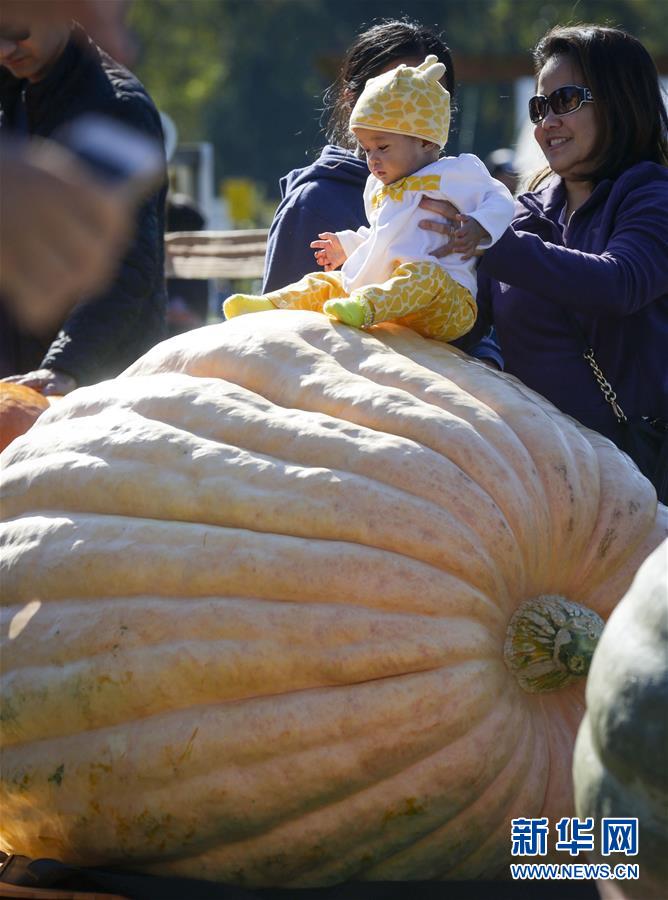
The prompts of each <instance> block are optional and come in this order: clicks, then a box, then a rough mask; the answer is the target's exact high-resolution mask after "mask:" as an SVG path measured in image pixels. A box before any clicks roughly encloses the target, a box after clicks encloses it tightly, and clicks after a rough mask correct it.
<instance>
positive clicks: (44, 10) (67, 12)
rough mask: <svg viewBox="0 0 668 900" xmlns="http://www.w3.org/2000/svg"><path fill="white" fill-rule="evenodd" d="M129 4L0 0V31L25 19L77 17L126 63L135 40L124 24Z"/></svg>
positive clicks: (49, 21) (124, 0)
mask: <svg viewBox="0 0 668 900" xmlns="http://www.w3.org/2000/svg"><path fill="white" fill-rule="evenodd" d="M131 4H132V0H1V2H0V32H1V30H2V29H3V28H8V27H15V26H16V25H19V26H22V25H23V24H24V23H25V22H26V21H27V20H28V19H30V21H31V22H34V23H36V24H37V23H38V24H41V25H54V24H58V23H62V22H68V21H70V20H71V19H76V21H77V22H78V23H79V24H80V25H81V26H82V27H83V29H84V30H85V31H86V32H87V34H88V35H90V37H91V38H92V39H93V40H94V41H95V42H96V43H97V44H99V45H100V46H101V47H103V48H104V49H105V50H106V51H107V53H110V54H111V55H112V56H113V57H114V59H116V60H118V62H121V63H123V64H125V65H129V64H130V63H131V62H132V58H133V56H134V42H133V40H132V37H131V35H130V33H129V31H128V29H127V28H126V26H125V17H126V14H127V12H128V9H129V7H130V6H131ZM1 41H2V38H1V37H0V43H1Z"/></svg>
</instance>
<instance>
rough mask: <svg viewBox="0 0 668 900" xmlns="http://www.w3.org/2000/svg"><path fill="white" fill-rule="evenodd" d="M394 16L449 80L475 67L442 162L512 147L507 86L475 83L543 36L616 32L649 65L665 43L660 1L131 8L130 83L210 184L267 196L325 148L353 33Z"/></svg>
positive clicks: (398, 0)
mask: <svg viewBox="0 0 668 900" xmlns="http://www.w3.org/2000/svg"><path fill="white" fill-rule="evenodd" d="M405 14H408V15H409V17H410V18H413V19H417V20H420V21H421V22H423V23H424V24H426V25H430V26H434V27H436V29H437V30H442V31H443V32H444V33H445V35H446V36H447V41H448V43H449V45H450V46H451V47H452V48H453V51H454V57H455V70H456V69H457V59H458V58H459V59H460V60H463V59H464V58H465V57H469V58H471V57H474V58H480V59H481V60H485V62H481V63H480V72H479V73H476V75H477V76H478V77H477V78H476V84H475V86H472V85H471V84H470V83H469V84H467V83H462V82H461V81H460V84H459V106H460V107H461V108H462V109H463V111H464V113H466V112H467V110H468V113H469V115H470V113H471V112H475V111H477V117H476V127H475V131H474V132H473V133H472V134H465V133H464V134H463V133H462V126H463V130H464V131H465V130H466V127H467V125H466V120H465V119H464V120H462V118H461V116H460V120H459V122H455V126H454V128H453V130H452V139H451V141H450V142H449V145H448V148H449V151H450V152H452V153H456V152H458V150H459V144H460V142H461V143H463V139H464V138H466V140H467V141H468V142H469V143H467V145H466V147H465V149H473V150H474V152H477V153H478V154H480V155H485V153H487V152H488V151H489V150H491V149H492V148H493V147H496V146H501V145H504V144H505V145H507V144H508V143H510V142H511V141H512V139H513V135H514V128H515V116H514V104H513V99H512V93H513V85H512V81H510V80H505V81H494V80H492V79H489V80H488V81H485V80H484V67H485V65H488V64H491V63H492V62H493V60H494V58H495V57H504V56H508V55H514V56H516V57H517V58H523V59H525V60H526V73H527V74H530V73H531V58H530V49H531V47H532V46H534V44H535V43H536V41H537V39H538V38H539V37H540V36H541V35H542V34H544V33H545V31H547V29H548V28H550V27H551V26H552V25H554V24H557V23H559V22H561V23H567V22H574V21H593V22H597V23H600V24H615V25H620V26H622V27H624V28H627V29H628V30H629V31H630V32H631V33H633V34H635V35H636V36H637V37H639V38H640V39H641V40H643V41H644V43H645V44H646V46H647V47H648V48H649V50H650V51H651V52H654V53H655V54H660V53H662V52H664V51H663V46H662V44H661V40H662V37H663V36H664V35H665V34H666V33H668V3H667V2H659V0H550V2H549V3H547V2H545V0H467V2H462V0H410V3H409V2H408V0H337V2H336V3H332V2H330V0H135V3H134V5H133V7H132V16H131V22H132V24H133V27H134V29H135V31H136V33H137V35H138V37H139V41H140V57H139V61H138V65H137V73H138V75H139V76H140V77H141V78H142V80H143V81H144V82H145V84H146V85H147V87H148V88H149V90H150V91H151V93H152V94H153V96H154V98H155V99H156V101H157V103H158V105H159V106H160V108H161V109H163V110H165V111H166V112H168V113H169V114H170V115H171V116H172V118H173V119H174V121H175V122H176V124H177V127H178V129H179V134H180V137H181V140H210V141H213V143H214V145H215V148H216V158H217V165H218V174H219V177H221V178H223V177H228V176H237V177H238V176H243V177H251V178H253V179H255V180H257V181H259V182H260V183H261V184H263V185H264V186H265V187H266V189H267V191H268V192H269V193H270V194H271V195H272V196H278V179H279V177H280V176H281V175H282V174H284V173H285V172H286V171H288V170H290V169H292V168H295V167H297V166H300V165H304V164H306V162H307V161H308V160H309V159H310V158H312V156H313V155H314V154H315V151H316V149H317V148H318V147H319V146H321V145H322V144H323V143H324V135H323V131H322V128H321V119H322V109H323V101H322V96H323V92H324V91H325V89H326V87H327V86H328V84H330V83H331V81H332V80H333V78H334V76H335V73H336V70H337V68H338V65H339V61H340V59H341V57H342V55H343V53H344V52H345V50H346V48H347V47H348V45H349V44H350V43H351V41H352V40H353V38H354V36H355V34H357V33H358V32H359V31H361V30H363V29H364V28H365V27H367V26H368V25H369V24H370V23H371V22H372V21H374V20H376V19H379V18H384V17H389V18H396V17H401V16H403V15H405ZM490 68H491V65H490ZM480 78H482V79H483V80H482V81H481V80H480ZM469 144H470V145H469Z"/></svg>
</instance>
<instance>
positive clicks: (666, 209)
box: [467, 162, 668, 440]
mask: <svg viewBox="0 0 668 900" xmlns="http://www.w3.org/2000/svg"><path fill="white" fill-rule="evenodd" d="M564 201H565V189H564V185H563V183H562V181H561V179H558V178H556V179H553V180H552V181H551V182H550V184H549V185H548V186H547V187H545V188H543V189H542V190H540V191H538V192H536V193H529V194H523V195H522V196H521V197H520V198H519V199H518V201H517V206H516V210H515V218H514V220H513V223H512V225H511V227H510V228H509V229H508V230H507V231H506V233H505V234H504V235H503V236H502V237H501V239H500V240H499V241H498V242H497V243H496V244H494V246H493V247H490V249H489V250H487V251H486V252H485V254H484V256H483V258H482V262H481V264H480V266H479V268H478V307H479V318H478V321H477V322H476V325H475V327H474V330H473V332H472V333H471V335H470V336H467V337H468V338H469V340H471V341H472V340H475V337H476V335H479V334H481V333H485V331H486V330H487V329H488V328H489V325H490V324H491V323H493V324H494V325H495V326H496V331H497V337H498V340H499V343H500V345H501V351H502V353H503V357H504V360H505V369H506V371H507V372H510V373H511V374H513V375H516V376H517V377H518V378H520V379H521V380H522V381H523V382H524V383H525V384H526V385H528V386H529V387H530V388H533V389H534V390H536V391H538V392H539V393H541V394H543V395H544V396H545V397H547V398H548V400H551V401H552V403H554V404H555V405H556V406H558V407H559V408H560V409H561V410H563V411H564V412H566V413H568V414H569V415H571V416H573V417H575V418H576V419H578V420H579V421H580V422H582V423H583V424H584V425H587V426H588V427H590V428H594V429H596V430H597V431H600V432H601V433H603V434H605V435H607V436H608V437H611V438H612V439H613V440H615V439H616V438H617V437H618V434H617V427H616V419H615V417H614V415H613V412H612V409H611V408H610V406H609V404H608V403H606V401H605V399H604V398H603V395H602V393H601V390H600V388H599V387H598V385H597V383H596V381H595V380H594V376H593V373H592V371H591V369H590V367H589V365H588V363H587V362H586V361H585V360H584V359H583V358H582V352H583V347H582V339H581V338H580V339H579V338H578V337H577V336H576V334H575V331H574V326H573V325H572V323H571V322H570V321H569V315H572V316H574V317H575V318H576V320H577V321H578V322H579V324H580V326H581V328H582V330H583V331H584V332H585V334H586V336H587V339H588V341H589V342H590V344H591V346H592V347H593V349H594V355H595V357H596V360H597V362H598V363H599V365H600V367H601V369H602V370H603V372H604V374H605V376H606V378H607V380H608V381H609V382H610V384H611V385H612V387H613V389H614V390H615V391H616V393H617V399H618V402H619V404H620V405H621V407H622V409H623V410H624V412H625V413H626V415H627V417H628V418H635V417H638V416H652V417H654V416H659V417H661V418H664V419H668V168H666V167H663V166H659V165H657V164H655V163H649V162H643V163H639V164H637V165H635V166H633V167H632V168H630V169H628V170H627V171H626V172H624V173H623V174H622V175H620V176H619V178H617V179H616V180H615V181H610V180H606V181H603V182H601V183H600V184H598V185H597V186H596V188H595V189H594V191H593V192H592V194H591V196H590V197H589V198H588V199H587V201H586V202H585V203H584V204H583V205H582V206H581V207H580V208H579V209H578V210H577V211H576V212H575V214H574V215H573V216H572V217H571V220H570V222H569V224H568V227H567V228H566V229H565V230H564V231H563V232H562V227H561V226H560V225H559V224H558V222H559V216H560V212H561V209H562V207H563V205H564Z"/></svg>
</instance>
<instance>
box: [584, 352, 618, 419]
mask: <svg viewBox="0 0 668 900" xmlns="http://www.w3.org/2000/svg"><path fill="white" fill-rule="evenodd" d="M582 355H583V356H584V358H585V359H586V360H587V362H588V363H589V365H590V366H591V370H592V372H593V373H594V378H595V379H596V381H597V382H598V386H599V387H600V389H601V392H602V393H603V396H604V397H605V399H606V400H607V401H608V403H609V404H610V406H611V407H612V411H613V413H614V414H615V416H616V417H617V420H618V421H619V422H626V416H625V415H624V410H623V409H622V408H621V406H620V405H619V403H617V394H615V392H614V391H613V389H612V385H611V384H610V382H609V381H606V378H605V375H604V374H603V372H602V371H601V369H600V367H599V365H598V363H597V362H596V360H595V359H594V351H593V350H592V349H591V347H590V348H589V350H587V352H586V353H583V354H582Z"/></svg>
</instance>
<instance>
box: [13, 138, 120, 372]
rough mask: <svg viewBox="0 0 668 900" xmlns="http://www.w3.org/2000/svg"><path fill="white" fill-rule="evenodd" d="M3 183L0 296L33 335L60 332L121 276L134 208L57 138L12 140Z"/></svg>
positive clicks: (17, 321) (17, 319)
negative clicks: (85, 299)
mask: <svg viewBox="0 0 668 900" xmlns="http://www.w3.org/2000/svg"><path fill="white" fill-rule="evenodd" d="M0 184H1V185H2V190H1V191H0V297H1V298H2V300H1V301H0V302H1V303H2V304H3V305H4V306H5V308H6V311H7V312H8V313H9V312H10V311H11V315H12V317H13V318H14V320H15V322H16V323H18V324H19V325H20V326H21V327H22V328H23V329H24V330H25V331H26V332H27V333H30V332H31V331H33V332H37V333H41V332H49V331H53V330H54V329H57V327H58V325H59V324H60V322H62V321H63V319H64V317H65V316H66V314H67V313H68V312H69V311H70V309H71V308H72V305H73V304H74V302H75V301H76V298H77V297H81V296H85V295H87V294H88V295H92V294H93V293H95V292H97V291H100V290H102V288H104V286H105V285H106V284H107V283H108V282H109V280H110V279H111V277H112V276H113V273H114V270H115V267H116V264H117V261H118V258H119V256H120V255H121V253H122V251H123V250H124V249H125V246H126V243H127V240H128V238H129V234H130V207H129V205H128V204H127V203H125V202H124V200H123V198H121V197H120V196H119V194H118V192H114V191H111V190H109V189H108V188H107V187H106V186H105V185H102V184H99V183H98V182H97V181H96V180H95V179H94V178H92V177H91V174H90V172H89V171H87V170H86V168H85V167H84V166H82V165H81V163H79V161H78V160H77V159H76V158H75V157H74V156H73V154H71V153H69V152H68V151H67V150H65V149H64V148H63V147H60V146H58V145H56V144H54V143H53V142H46V141H45V142H39V143H38V142H34V143H32V144H29V145H26V146H24V145H19V144H17V143H15V142H12V141H8V142H6V143H4V144H3V146H2V147H0ZM1 316H2V313H1V312H0V317H1ZM7 337H8V332H7V330H6V329H3V331H2V334H1V335H0V344H1V343H2V342H4V340H5V339H6V338H7ZM7 353H9V348H7ZM5 355H6V354H4V353H2V350H0V356H1V357H4V356H5Z"/></svg>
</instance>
